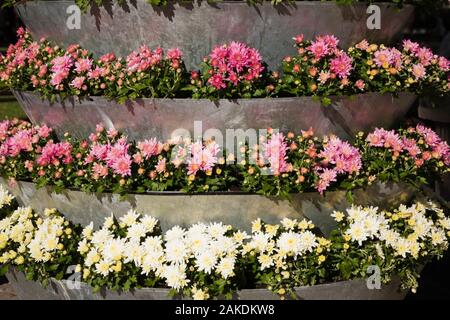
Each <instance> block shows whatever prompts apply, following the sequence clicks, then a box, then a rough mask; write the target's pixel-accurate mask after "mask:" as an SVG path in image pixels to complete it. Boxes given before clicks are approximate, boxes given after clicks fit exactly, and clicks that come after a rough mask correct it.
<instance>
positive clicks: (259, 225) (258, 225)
mask: <svg viewBox="0 0 450 320" xmlns="http://www.w3.org/2000/svg"><path fill="white" fill-rule="evenodd" d="M261 228H262V222H261V219H260V218H258V219H256V220H255V221H253V222H252V233H258V232H261Z"/></svg>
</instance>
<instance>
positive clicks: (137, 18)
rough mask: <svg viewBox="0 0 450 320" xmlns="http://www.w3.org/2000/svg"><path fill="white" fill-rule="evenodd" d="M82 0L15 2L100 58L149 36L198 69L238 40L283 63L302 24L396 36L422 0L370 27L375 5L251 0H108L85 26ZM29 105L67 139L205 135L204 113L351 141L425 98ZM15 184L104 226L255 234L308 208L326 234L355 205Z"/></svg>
mask: <svg viewBox="0 0 450 320" xmlns="http://www.w3.org/2000/svg"><path fill="white" fill-rule="evenodd" d="M72 4H74V2H73V1H36V2H28V3H25V4H20V5H18V6H16V10H17V12H18V13H19V15H20V17H21V18H22V20H23V22H24V23H25V25H26V26H27V28H28V29H29V30H30V31H31V33H32V34H33V36H34V37H35V38H36V39H39V38H41V37H48V38H50V39H51V40H53V41H56V42H58V43H59V44H61V45H65V46H66V45H69V44H73V43H77V44H80V45H81V46H82V47H84V48H86V49H89V50H91V51H93V52H94V53H95V54H97V55H101V54H104V53H108V52H111V51H114V52H115V53H116V54H118V55H122V56H123V55H126V54H128V53H129V52H130V50H133V49H136V48H138V47H139V46H140V45H142V44H146V45H149V46H151V47H156V46H161V47H163V48H172V47H179V48H180V49H181V50H182V51H183V52H184V56H185V59H186V60H185V62H186V65H187V67H188V69H193V68H197V67H198V65H199V62H201V61H202V58H203V57H204V56H206V55H207V54H208V53H209V52H210V51H211V48H212V47H214V46H216V45H218V44H222V43H225V42H228V41H232V40H236V41H242V42H245V43H248V44H249V45H250V46H252V47H255V48H257V49H258V50H259V51H260V53H261V55H262V56H263V57H264V58H265V60H266V61H267V63H268V65H269V69H272V70H275V69H276V68H278V67H279V62H280V61H281V60H282V59H283V58H284V56H285V55H288V54H293V53H294V52H295V51H294V50H295V49H294V48H293V47H292V36H294V35H296V34H300V33H303V34H304V35H305V37H306V38H313V37H314V36H316V35H319V34H327V33H328V34H334V35H336V36H337V37H338V38H340V39H341V42H340V46H341V47H343V48H347V47H349V46H350V45H352V44H354V43H356V42H357V41H360V40H361V39H363V38H366V39H368V40H370V41H375V42H379V43H386V44H389V43H391V42H393V41H395V40H396V39H397V38H398V36H399V35H400V34H401V32H402V31H403V30H404V29H405V28H406V27H407V26H408V25H409V24H410V23H412V21H413V17H414V7H413V6H409V5H406V6H404V7H403V8H402V9H398V8H396V6H395V5H393V4H384V3H379V4H378V3H377V4H378V5H379V7H380V8H381V17H382V26H381V29H378V30H369V29H368V27H367V18H368V14H367V12H366V10H367V4H364V3H359V4H354V5H350V6H341V5H337V4H335V3H333V2H320V1H305V2H302V1H300V2H295V3H290V4H282V5H277V6H273V5H272V4H270V3H269V2H268V1H265V2H264V3H263V4H258V5H248V4H247V3H245V2H235V1H232V2H227V1H224V2H220V3H217V4H213V5H210V4H207V3H206V1H200V2H192V3H188V4H178V3H176V4H170V5H169V6H166V7H155V6H151V5H149V4H148V3H146V1H145V0H137V1H132V2H127V3H126V4H122V5H119V4H117V2H114V3H113V4H112V5H111V6H107V7H106V8H104V7H102V8H97V7H92V8H91V9H90V12H88V13H87V14H84V15H82V16H81V26H80V27H81V28H80V29H79V30H70V29H69V28H68V27H67V25H66V22H67V17H68V16H67V13H66V10H67V7H68V6H69V5H72ZM14 94H15V96H16V98H17V99H18V101H19V102H20V104H21V106H22V108H23V109H24V111H25V112H26V114H27V115H28V117H29V118H30V120H31V121H32V122H33V123H34V124H42V123H45V124H47V125H48V126H50V127H52V128H54V129H55V132H56V134H57V135H58V136H59V137H62V136H63V135H64V133H65V132H69V133H71V134H72V135H73V136H75V137H77V138H86V137H87V136H88V135H89V133H91V132H92V131H94V130H95V126H96V124H98V123H103V124H104V125H105V126H106V127H107V128H108V129H109V128H115V129H117V130H120V131H123V132H124V133H125V134H126V135H128V137H129V138H131V139H136V140H138V139H144V138H149V137H156V138H158V139H161V140H166V139H169V138H171V135H172V133H173V131H174V130H177V129H185V130H188V131H189V132H190V133H191V134H193V133H194V125H195V122H196V121H201V122H202V127H201V129H202V132H200V133H204V132H205V131H206V130H208V129H218V130H220V131H221V132H222V133H223V134H225V133H226V130H227V129H241V130H244V131H245V130H247V129H256V130H260V129H266V128H268V127H272V128H274V129H278V130H280V131H283V132H287V131H293V132H300V130H305V129H308V128H310V127H313V129H314V131H315V133H316V134H317V135H330V134H335V135H337V136H339V137H341V138H344V139H352V138H353V137H354V135H355V134H356V133H357V132H359V131H366V132H367V131H369V130H372V129H374V128H375V127H384V128H392V127H393V126H394V125H395V124H396V123H397V122H398V121H399V120H400V119H401V118H403V117H404V116H405V115H406V113H407V112H408V110H409V109H410V108H411V106H412V105H413V103H414V102H415V100H416V96H415V95H413V94H410V93H399V94H398V97H393V96H392V95H391V94H379V93H367V94H361V95H356V96H354V97H332V98H331V100H332V104H331V105H330V106H322V105H321V104H320V102H318V101H316V100H315V99H313V98H312V97H299V98H270V99H269V98H268V99H248V100H245V99H238V100H233V101H230V100H219V101H217V102H212V101H210V100H206V99H200V100H193V99H137V100H136V101H128V102H126V103H124V104H119V103H117V102H115V101H110V100H108V99H106V98H104V97H89V98H81V99H80V98H77V97H72V98H68V99H66V100H64V101H57V102H55V103H53V104H50V103H49V102H48V101H47V100H42V99H41V98H40V97H39V95H38V94H36V93H32V92H14ZM0 183H2V184H4V185H5V186H7V187H8V189H9V190H10V191H11V192H12V194H14V196H15V197H16V199H17V200H18V202H19V203H20V205H24V206H31V207H32V208H33V209H35V210H37V211H38V212H39V211H40V212H42V210H43V209H45V208H57V209H58V210H59V211H60V212H61V213H63V214H64V215H65V216H66V217H67V218H68V219H69V220H71V221H73V222H74V223H80V224H82V225H87V224H88V223H90V222H91V221H93V222H94V224H95V226H96V227H99V226H100V225H101V224H102V222H103V220H104V218H105V217H108V216H110V215H111V213H113V214H114V215H116V217H118V215H123V214H125V213H126V212H127V211H128V210H129V209H136V210H137V211H138V212H140V213H144V214H149V215H152V216H154V217H156V218H158V219H159V220H160V222H161V227H162V229H163V230H167V229H169V228H171V227H172V226H174V225H180V226H188V225H191V224H193V223H198V222H213V221H222V222H223V223H226V224H231V225H233V226H234V227H236V228H239V229H241V230H246V231H250V230H249V228H250V226H251V222H252V221H253V220H255V219H257V218H261V219H262V220H264V221H266V222H268V223H278V222H279V221H280V220H281V219H283V218H284V217H288V218H297V219H301V218H302V217H305V218H307V219H309V220H312V222H313V223H314V224H315V225H316V226H317V227H318V228H319V229H320V230H321V232H322V233H323V234H324V235H328V234H329V232H330V231H331V230H332V229H333V228H334V227H335V222H334V220H333V219H332V217H331V216H330V214H331V213H332V212H333V211H334V210H344V209H346V208H348V207H349V206H350V205H351V204H350V203H349V202H348V200H347V197H346V192H344V191H336V192H327V193H326V195H325V196H321V195H319V194H318V193H304V194H293V195H291V199H290V200H280V199H276V198H270V197H264V196H260V195H256V194H245V193H240V192H221V193H208V194H185V193H180V192H152V193H147V194H130V195H127V196H126V197H125V199H122V198H120V196H119V195H116V194H110V193H101V194H88V193H84V192H81V191H77V190H69V189H66V190H64V191H63V192H62V193H60V194H56V193H54V192H53V191H52V189H51V188H50V187H44V188H41V189H37V188H36V185H35V184H34V183H30V182H23V181H18V182H15V183H14V184H9V183H7V182H6V181H5V180H3V179H0ZM415 193H416V190H415V189H413V188H411V187H409V186H406V185H404V184H401V183H400V184H381V183H375V184H374V185H372V186H370V187H367V188H366V189H358V190H354V199H355V201H356V204H360V205H374V206H378V207H380V208H386V209H390V208H392V207H393V206H398V205H399V204H400V203H403V202H407V201H410V200H411V199H412V198H413V197H414V195H415ZM8 279H9V281H10V282H11V284H12V285H13V287H14V288H15V290H16V292H17V294H18V296H19V297H20V298H23V299H29V298H32V299H167V298H168V296H167V294H168V290H167V289H157V288H155V289H151V288H148V289H138V290H133V291H131V292H112V291H109V290H103V291H102V292H100V293H93V292H92V290H91V288H89V287H88V286H87V285H85V284H81V287H80V288H79V289H77V290H72V289H71V286H70V285H71V283H69V282H68V281H57V280H51V281H50V285H49V286H48V287H47V288H43V287H42V286H41V285H40V284H38V283H36V282H30V281H27V280H26V279H25V278H24V275H23V274H22V273H20V272H15V271H14V270H12V271H10V272H9V273H8ZM399 284H400V282H399V281H398V279H394V280H393V281H392V283H391V284H390V285H388V286H383V288H382V289H381V290H369V289H368V288H367V285H366V282H365V280H353V281H344V282H336V283H332V284H323V285H316V286H312V287H301V288H297V289H296V292H297V295H298V298H299V299H403V298H404V296H405V294H406V293H405V292H402V291H399ZM235 298H236V299H241V300H246V299H253V300H255V299H258V300H266V299H277V296H276V295H274V294H273V293H271V292H270V291H268V290H265V289H256V290H242V291H239V292H238V293H237V294H236V296H235Z"/></svg>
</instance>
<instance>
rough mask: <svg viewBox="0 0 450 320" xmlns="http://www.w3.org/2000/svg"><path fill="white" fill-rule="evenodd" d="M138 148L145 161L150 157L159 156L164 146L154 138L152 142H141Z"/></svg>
mask: <svg viewBox="0 0 450 320" xmlns="http://www.w3.org/2000/svg"><path fill="white" fill-rule="evenodd" d="M137 147H138V149H139V150H140V151H141V153H142V155H143V156H144V158H145V159H149V158H150V157H153V156H157V155H159V154H160V153H161V151H162V144H161V143H160V142H158V141H157V140H156V138H152V139H150V140H144V141H139V142H138V145H137Z"/></svg>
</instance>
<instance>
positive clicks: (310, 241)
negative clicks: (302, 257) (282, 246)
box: [298, 231, 317, 253]
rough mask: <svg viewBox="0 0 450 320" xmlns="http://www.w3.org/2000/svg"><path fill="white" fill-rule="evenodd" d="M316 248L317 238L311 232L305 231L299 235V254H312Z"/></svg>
mask: <svg viewBox="0 0 450 320" xmlns="http://www.w3.org/2000/svg"><path fill="white" fill-rule="evenodd" d="M315 247H317V238H316V235H315V234H314V233H312V232H311V231H305V232H302V233H300V252H298V253H303V252H306V251H308V252H312V251H313V249H314V248H315Z"/></svg>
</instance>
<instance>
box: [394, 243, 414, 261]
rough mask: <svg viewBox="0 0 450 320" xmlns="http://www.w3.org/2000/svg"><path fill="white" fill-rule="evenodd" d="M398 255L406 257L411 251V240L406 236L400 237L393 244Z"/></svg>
mask: <svg viewBox="0 0 450 320" xmlns="http://www.w3.org/2000/svg"><path fill="white" fill-rule="evenodd" d="M392 247H393V248H394V250H395V254H396V255H397V256H402V257H403V258H406V255H407V254H408V253H411V242H410V241H409V240H407V239H404V238H399V239H397V241H396V242H395V243H394V244H393V246H392Z"/></svg>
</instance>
